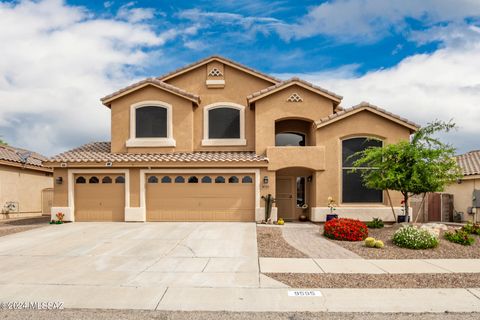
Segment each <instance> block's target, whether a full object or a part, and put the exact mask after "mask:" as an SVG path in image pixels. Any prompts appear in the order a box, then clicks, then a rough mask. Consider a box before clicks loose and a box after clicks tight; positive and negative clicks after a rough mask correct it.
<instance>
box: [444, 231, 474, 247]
mask: <svg viewBox="0 0 480 320" xmlns="http://www.w3.org/2000/svg"><path fill="white" fill-rule="evenodd" d="M444 237H445V239H447V240H448V241H450V242H454V243H458V244H461V245H463V246H471V245H472V244H473V243H474V242H475V238H474V237H473V236H471V235H470V234H469V233H467V232H466V231H464V230H455V231H448V232H445V234H444Z"/></svg>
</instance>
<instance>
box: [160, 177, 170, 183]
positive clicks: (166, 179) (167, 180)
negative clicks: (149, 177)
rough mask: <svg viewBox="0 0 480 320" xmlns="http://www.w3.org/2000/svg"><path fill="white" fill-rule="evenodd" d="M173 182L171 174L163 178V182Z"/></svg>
mask: <svg viewBox="0 0 480 320" xmlns="http://www.w3.org/2000/svg"><path fill="white" fill-rule="evenodd" d="M171 182H172V178H170V177H169V176H164V177H163V178H162V183H171Z"/></svg>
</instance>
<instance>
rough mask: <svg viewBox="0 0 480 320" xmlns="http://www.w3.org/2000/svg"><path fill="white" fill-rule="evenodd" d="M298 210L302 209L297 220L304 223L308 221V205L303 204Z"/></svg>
mask: <svg viewBox="0 0 480 320" xmlns="http://www.w3.org/2000/svg"><path fill="white" fill-rule="evenodd" d="M300 208H302V210H303V212H302V214H301V215H300V217H298V220H300V221H302V222H305V221H307V220H308V217H307V210H308V204H306V203H304V204H303V205H302V206H301V207H300Z"/></svg>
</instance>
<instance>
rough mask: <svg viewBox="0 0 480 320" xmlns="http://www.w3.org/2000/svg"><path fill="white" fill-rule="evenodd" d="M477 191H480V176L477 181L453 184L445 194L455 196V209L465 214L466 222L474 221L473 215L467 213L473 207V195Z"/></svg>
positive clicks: (468, 180)
mask: <svg viewBox="0 0 480 320" xmlns="http://www.w3.org/2000/svg"><path fill="white" fill-rule="evenodd" d="M475 189H477V190H478V189H480V176H478V177H477V178H475V179H471V178H468V179H463V180H462V183H460V184H458V183H453V184H451V185H449V186H447V187H446V188H445V190H444V192H445V193H451V194H453V208H454V209H455V210H456V211H458V212H463V217H464V219H465V220H472V219H473V215H469V214H468V213H467V212H468V211H467V208H468V207H471V206H472V194H473V190H475ZM477 221H480V209H478V213H477Z"/></svg>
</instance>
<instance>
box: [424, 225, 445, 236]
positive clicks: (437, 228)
mask: <svg viewBox="0 0 480 320" xmlns="http://www.w3.org/2000/svg"><path fill="white" fill-rule="evenodd" d="M420 229H423V230H427V231H428V232H430V233H431V234H433V235H435V236H437V237H439V236H440V231H446V230H448V227H447V226H446V225H444V224H442V223H426V224H424V225H422V226H421V227H420Z"/></svg>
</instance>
